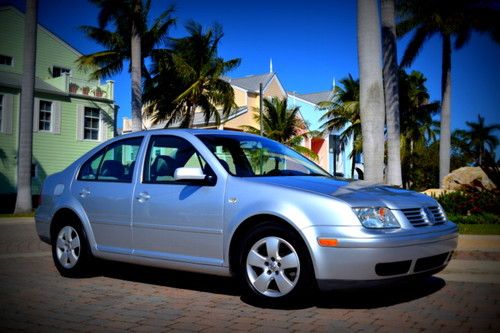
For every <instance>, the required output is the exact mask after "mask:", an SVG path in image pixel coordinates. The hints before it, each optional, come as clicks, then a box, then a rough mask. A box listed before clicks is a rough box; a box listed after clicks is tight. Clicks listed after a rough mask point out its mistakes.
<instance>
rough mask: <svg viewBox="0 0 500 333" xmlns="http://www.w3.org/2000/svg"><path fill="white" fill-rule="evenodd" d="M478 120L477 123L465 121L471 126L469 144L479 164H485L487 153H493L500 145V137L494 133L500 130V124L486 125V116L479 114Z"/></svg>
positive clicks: (468, 132) (468, 133)
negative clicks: (499, 144)
mask: <svg viewBox="0 0 500 333" xmlns="http://www.w3.org/2000/svg"><path fill="white" fill-rule="evenodd" d="M477 120H478V121H477V123H474V122H469V121H466V122H465V124H466V125H467V126H468V127H469V130H468V131H466V133H467V136H468V137H469V145H470V146H471V148H472V151H473V152H474V154H475V156H476V163H477V165H483V161H484V157H485V155H486V154H487V153H488V152H489V153H490V154H492V155H493V154H494V152H495V148H496V147H497V146H498V137H497V136H495V135H493V132H495V131H498V130H500V124H493V125H490V126H485V124H484V117H481V116H480V115H479V114H478V115H477ZM488 148H489V149H488Z"/></svg>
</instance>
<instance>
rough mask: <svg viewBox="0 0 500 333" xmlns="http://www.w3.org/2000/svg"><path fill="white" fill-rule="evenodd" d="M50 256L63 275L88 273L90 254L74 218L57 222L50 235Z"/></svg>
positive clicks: (82, 232) (75, 275)
mask: <svg viewBox="0 0 500 333" xmlns="http://www.w3.org/2000/svg"><path fill="white" fill-rule="evenodd" d="M52 258H53V259H54V263H55V265H56V268H57V270H58V271H59V273H61V275H63V276H67V277H81V276H85V275H87V274H88V273H89V268H90V267H89V266H90V262H91V261H92V254H91V252H90V248H89V246H88V242H87V237H86V235H85V232H84V230H83V228H82V226H81V224H80V222H79V221H77V220H76V218H68V220H66V221H61V222H59V223H57V225H56V227H55V229H54V233H53V235H52Z"/></svg>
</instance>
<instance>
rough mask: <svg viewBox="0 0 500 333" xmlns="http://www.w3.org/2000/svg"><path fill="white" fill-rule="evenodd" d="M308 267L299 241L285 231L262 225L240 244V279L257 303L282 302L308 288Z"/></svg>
mask: <svg viewBox="0 0 500 333" xmlns="http://www.w3.org/2000/svg"><path fill="white" fill-rule="evenodd" d="M312 272H313V270H312V265H311V261H310V259H309V255H308V251H307V248H306V247H305V245H304V243H303V241H302V239H300V238H299V237H298V236H296V235H295V233H293V232H291V231H289V230H288V229H286V228H284V227H282V226H280V225H275V224H264V225H261V226H259V227H257V228H256V229H255V230H253V231H251V232H250V233H249V234H248V236H247V237H245V239H244V240H243V250H242V251H241V260H240V272H239V275H240V279H241V282H242V283H243V286H244V288H245V290H246V291H247V293H248V295H249V296H251V297H253V298H256V299H257V300H267V301H275V302H282V301H283V300H289V299H291V298H296V297H297V296H299V295H302V294H303V293H304V291H305V290H307V288H311V287H312V283H311V281H312Z"/></svg>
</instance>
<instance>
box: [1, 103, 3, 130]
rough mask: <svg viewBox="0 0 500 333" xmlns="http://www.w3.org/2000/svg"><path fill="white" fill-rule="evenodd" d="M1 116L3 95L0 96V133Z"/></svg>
mask: <svg viewBox="0 0 500 333" xmlns="http://www.w3.org/2000/svg"><path fill="white" fill-rule="evenodd" d="M2 116H3V95H0V131H1V129H2V118H3V117H2Z"/></svg>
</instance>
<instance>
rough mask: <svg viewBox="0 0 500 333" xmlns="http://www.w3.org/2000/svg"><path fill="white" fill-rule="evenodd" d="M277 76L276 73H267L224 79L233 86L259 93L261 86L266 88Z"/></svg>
mask: <svg viewBox="0 0 500 333" xmlns="http://www.w3.org/2000/svg"><path fill="white" fill-rule="evenodd" d="M274 76H275V74H274V73H266V74H260V75H250V76H245V77H242V78H236V79H230V78H227V77H226V78H224V79H225V80H226V81H228V82H229V83H231V85H233V86H237V87H240V88H243V89H245V90H248V91H252V92H257V93H258V92H259V84H261V83H262V86H263V87H265V86H266V85H267V84H268V83H269V82H270V81H271V80H272V78H273V77H274Z"/></svg>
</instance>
